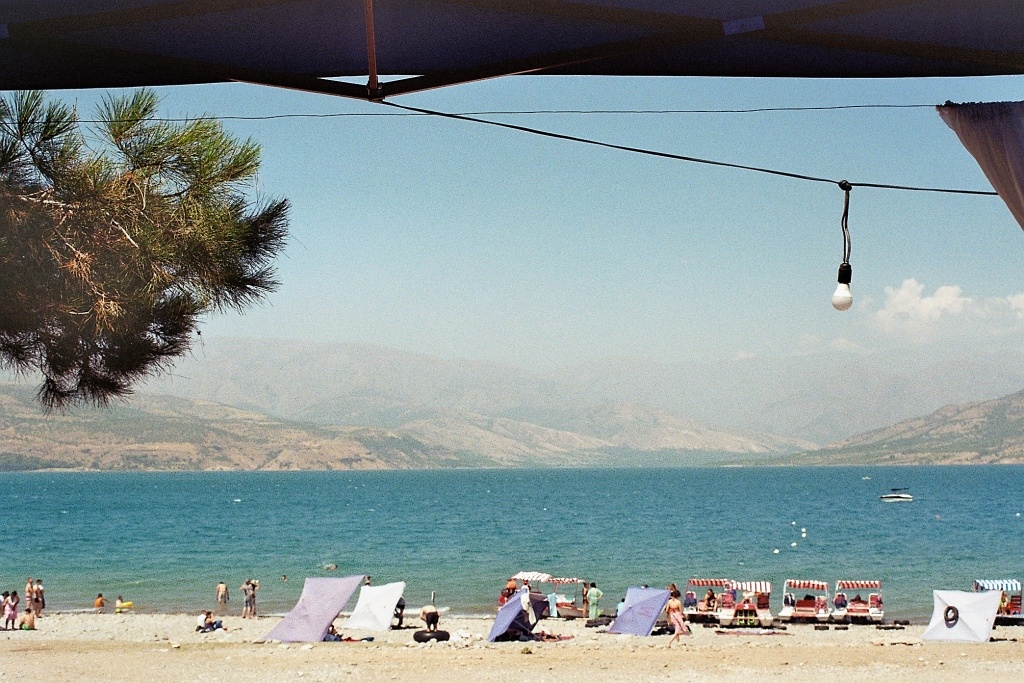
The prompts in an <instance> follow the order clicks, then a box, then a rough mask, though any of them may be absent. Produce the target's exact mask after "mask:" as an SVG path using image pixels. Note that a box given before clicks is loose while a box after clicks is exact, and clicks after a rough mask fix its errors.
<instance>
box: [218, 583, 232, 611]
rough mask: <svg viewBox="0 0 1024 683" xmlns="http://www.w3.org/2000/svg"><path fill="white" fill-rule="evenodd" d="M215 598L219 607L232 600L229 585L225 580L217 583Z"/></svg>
mask: <svg viewBox="0 0 1024 683" xmlns="http://www.w3.org/2000/svg"><path fill="white" fill-rule="evenodd" d="M215 598H216V600H217V607H218V608H222V607H224V606H225V605H227V604H228V601H229V600H231V595H230V594H229V593H228V585H227V584H226V583H224V582H223V581H221V582H220V583H218V584H217V590H216V593H215Z"/></svg>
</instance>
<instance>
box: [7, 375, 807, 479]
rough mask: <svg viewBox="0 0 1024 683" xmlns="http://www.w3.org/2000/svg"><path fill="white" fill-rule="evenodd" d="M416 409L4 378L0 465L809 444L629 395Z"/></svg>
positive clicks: (542, 459)
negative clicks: (526, 415)
mask: <svg viewBox="0 0 1024 683" xmlns="http://www.w3.org/2000/svg"><path fill="white" fill-rule="evenodd" d="M410 418H411V419H410V420H409V421H408V422H406V423H404V424H401V425H399V426H397V427H376V426H345V425H323V424H316V423H312V422H300V421H296V420H284V419H280V418H274V417H269V416H267V415H264V414H261V413H258V412H255V411H251V410H245V409H240V408H234V407H231V406H227V405H224V404H222V403H215V402H212V401H196V400H191V399H183V398H177V397H167V396H153V395H142V396H138V397H135V398H134V399H132V401H131V403H130V404H128V405H113V406H111V407H110V408H106V409H79V410H76V411H73V412H71V413H69V414H65V415H60V414H51V415H46V414H43V413H42V412H41V411H40V408H39V406H38V404H37V403H36V402H35V401H34V398H33V392H32V391H31V390H30V389H28V388H26V387H23V386H10V385H0V470H35V469H55V468H56V469H90V470H298V469H325V470H332V469H345V470H348V469H404V468H438V467H440V468H445V467H516V466H570V465H605V466H608V465H634V464H639V465H644V464H659V465H674V464H700V463H714V462H721V461H722V459H723V457H725V456H733V457H732V459H733V460H735V459H736V458H741V459H742V457H743V456H746V455H750V454H779V453H782V452H793V451H794V450H796V449H797V448H798V447H799V446H800V445H801V444H799V443H797V442H793V441H788V440H785V439H777V438H771V437H764V438H760V439H759V438H756V437H752V436H741V435H736V434H729V433H725V432H718V431H715V430H711V429H707V428H704V427H701V426H699V425H696V424H694V423H692V422H688V421H685V420H681V419H679V418H676V417H674V416H671V415H668V414H665V413H658V412H654V411H647V410H643V409H640V408H636V407H631V406H622V407H618V408H614V407H611V406H608V407H605V408H604V409H602V411H600V412H599V413H593V414H589V415H579V416H576V417H575V418H572V417H570V416H568V415H566V416H564V419H565V420H566V422H567V423H568V422H571V421H575V422H576V423H577V424H579V425H580V429H581V431H569V430H566V429H552V428H549V427H542V426H539V425H536V424H531V423H529V422H524V421H519V420H512V419H509V418H503V417H498V418H494V417H486V416H482V415H476V414H473V413H460V412H456V411H448V412H447V413H441V412H435V413H434V414H432V415H429V416H428V415H425V414H416V415H410ZM598 432H600V434H598Z"/></svg>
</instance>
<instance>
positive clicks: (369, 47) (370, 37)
mask: <svg viewBox="0 0 1024 683" xmlns="http://www.w3.org/2000/svg"><path fill="white" fill-rule="evenodd" d="M363 16H364V17H365V18H366V69H367V73H368V74H369V80H368V81H367V83H366V90H367V92H368V96H369V99H370V100H372V101H374V102H379V101H381V100H383V99H384V89H383V88H381V87H380V81H379V80H377V34H376V31H375V30H374V26H373V0H365V2H364V3H363Z"/></svg>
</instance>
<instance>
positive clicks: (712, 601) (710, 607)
mask: <svg viewBox="0 0 1024 683" xmlns="http://www.w3.org/2000/svg"><path fill="white" fill-rule="evenodd" d="M717 606H718V598H716V597H715V591H714V589H711V588H709V589H708V594H707V595H705V596H704V609H705V610H707V611H708V612H714V611H715V607H717Z"/></svg>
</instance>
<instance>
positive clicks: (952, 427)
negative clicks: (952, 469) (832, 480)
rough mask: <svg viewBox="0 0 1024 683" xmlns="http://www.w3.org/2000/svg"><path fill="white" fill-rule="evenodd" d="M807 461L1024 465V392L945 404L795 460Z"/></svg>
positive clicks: (831, 462) (827, 462)
mask: <svg viewBox="0 0 1024 683" xmlns="http://www.w3.org/2000/svg"><path fill="white" fill-rule="evenodd" d="M794 460H795V461H796V462H800V463H807V464H830V465H834V464H877V465H900V464H934V465H960V464H995V463H998V464H1020V463H1024V392H1019V393H1016V394H1012V395H1010V396H1004V397H1003V398H997V399H994V400H991V401H978V402H973V403H966V404H963V405H952V406H945V407H943V408H940V409H939V410H936V411H935V412H934V413H932V414H931V415H927V416H925V417H919V418H914V419H912V420H906V421H904V422H900V423H899V424H895V425H893V426H891V427H886V428H884V429H876V430H874V431H870V432H867V433H866V434H861V435H859V436H854V437H851V438H849V439H844V440H843V441H840V442H838V443H836V444H833V445H830V446H827V447H825V448H822V449H820V450H816V451H811V452H807V453H802V454H800V455H799V456H796V458H795V459H794Z"/></svg>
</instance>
